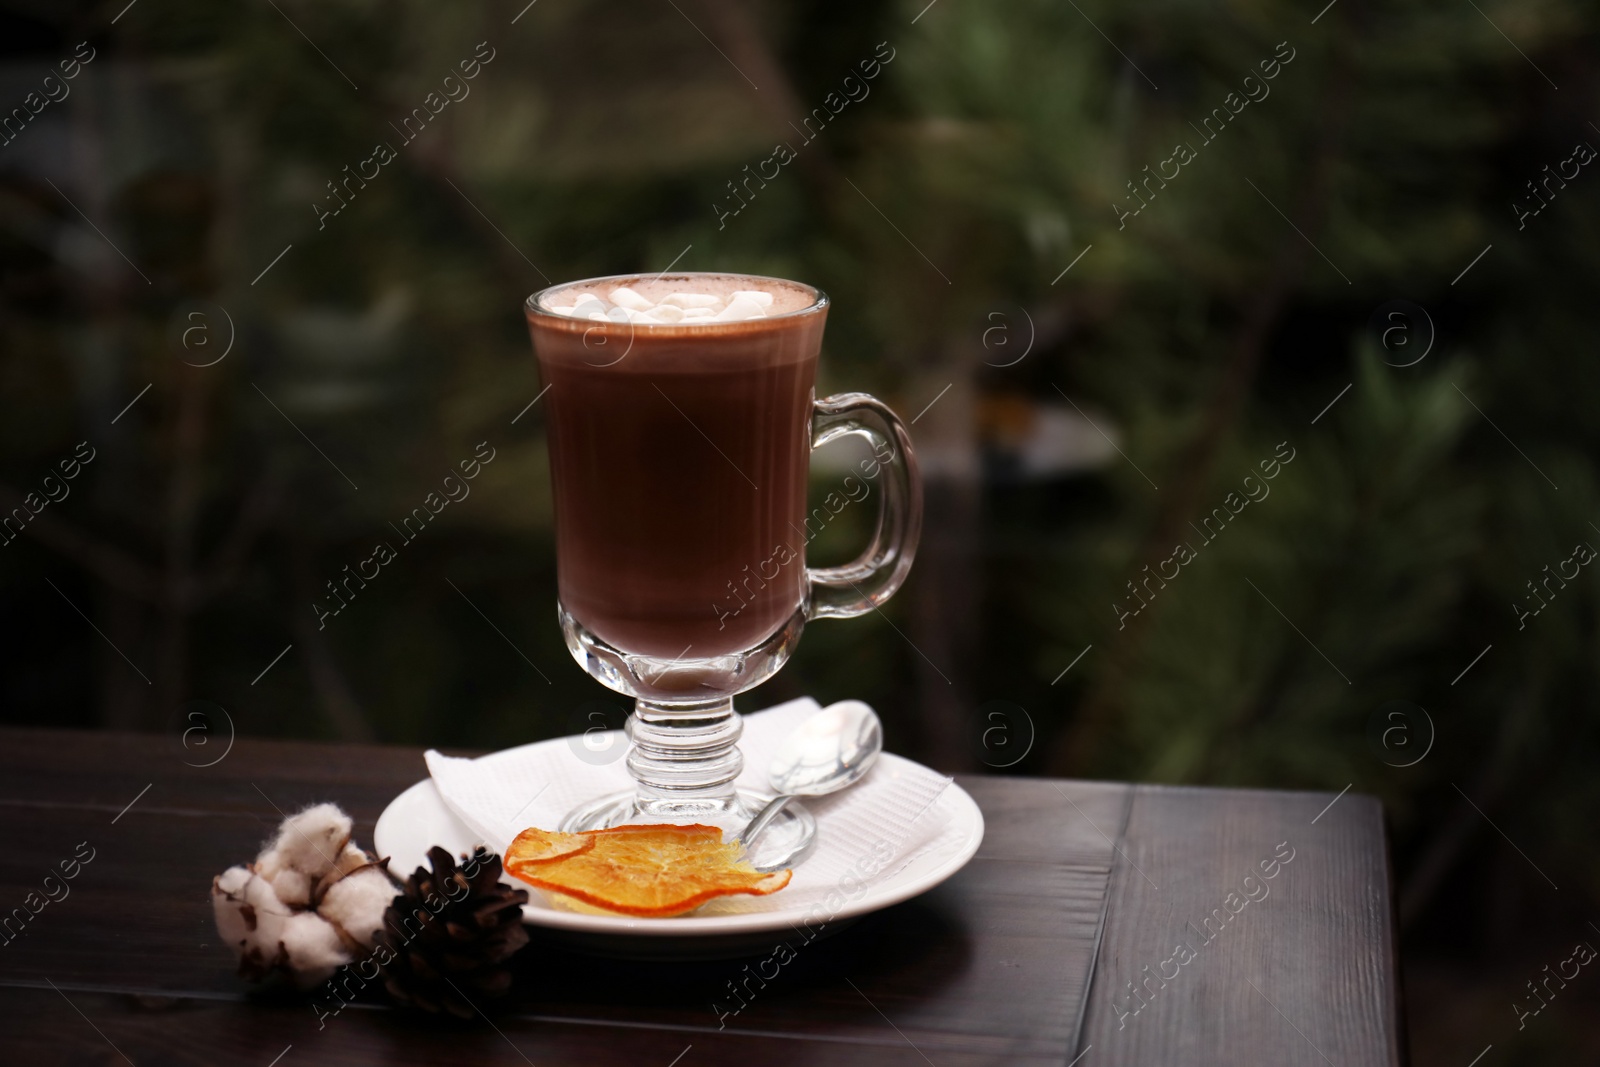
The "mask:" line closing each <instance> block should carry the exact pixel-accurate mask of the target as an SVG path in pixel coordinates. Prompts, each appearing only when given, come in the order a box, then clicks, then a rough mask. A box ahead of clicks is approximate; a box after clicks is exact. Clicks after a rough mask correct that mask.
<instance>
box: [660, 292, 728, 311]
mask: <svg viewBox="0 0 1600 1067" xmlns="http://www.w3.org/2000/svg"><path fill="white" fill-rule="evenodd" d="M661 302H662V303H663V304H675V305H677V306H678V307H681V308H714V307H716V306H717V305H718V304H720V303H722V301H721V299H719V298H718V297H715V296H712V295H711V294H710V293H668V294H667V295H666V297H665V298H664V299H663V300H662V301H661Z"/></svg>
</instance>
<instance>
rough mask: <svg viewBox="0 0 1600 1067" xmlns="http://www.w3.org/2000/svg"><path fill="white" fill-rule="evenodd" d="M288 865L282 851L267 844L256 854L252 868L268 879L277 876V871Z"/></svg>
mask: <svg viewBox="0 0 1600 1067" xmlns="http://www.w3.org/2000/svg"><path fill="white" fill-rule="evenodd" d="M280 829H281V828H280ZM288 866H289V861H288V860H286V859H284V857H283V853H281V852H279V851H278V850H277V848H276V847H274V846H272V845H268V846H267V847H266V848H264V849H262V850H261V854H260V855H258V856H256V862H255V867H254V870H255V873H256V874H259V875H260V876H261V877H263V878H265V879H267V880H268V881H270V880H272V879H273V878H275V877H276V876H277V874H278V872H279V871H281V870H284V869H286V868H287V867H288Z"/></svg>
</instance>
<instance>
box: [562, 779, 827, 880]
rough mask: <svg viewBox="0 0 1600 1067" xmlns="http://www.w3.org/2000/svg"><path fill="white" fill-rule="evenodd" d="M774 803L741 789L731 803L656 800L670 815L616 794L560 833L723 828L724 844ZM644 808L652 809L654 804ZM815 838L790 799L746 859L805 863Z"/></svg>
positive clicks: (776, 866)
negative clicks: (655, 826)
mask: <svg viewBox="0 0 1600 1067" xmlns="http://www.w3.org/2000/svg"><path fill="white" fill-rule="evenodd" d="M771 799H772V798H771V797H770V796H763V795H762V794H760V793H752V792H749V791H748V790H744V789H741V790H739V791H738V794H737V795H736V796H735V797H734V798H733V799H732V800H731V801H705V802H700V803H696V802H693V801H688V802H685V801H672V802H661V801H657V802H656V803H660V804H670V806H671V807H670V810H658V811H650V810H648V808H647V807H644V806H641V805H640V804H639V803H637V801H638V795H637V794H636V793H633V792H632V791H629V792H626V793H613V794H611V795H610V796H604V797H601V798H599V799H598V800H595V801H591V802H590V803H588V804H585V805H583V806H581V807H579V808H578V809H577V810H576V811H574V812H572V813H571V814H570V815H568V816H567V817H566V819H565V821H563V822H562V824H561V830H562V832H564V833H569V834H570V833H577V832H578V831H580V830H604V829H607V828H608V827H612V826H623V825H625V824H629V823H632V824H648V823H700V824H702V825H704V826H716V827H718V828H720V829H721V830H722V839H723V840H724V841H730V840H732V839H733V838H734V836H735V835H737V834H738V833H739V831H741V830H743V829H744V828H745V827H746V826H747V825H749V823H750V820H751V819H753V818H755V817H756V813H757V812H759V811H760V810H761V809H762V807H763V806H764V805H765V804H766V803H767V801H769V800H771ZM644 803H645V805H649V804H650V803H651V802H650V801H645V802H644ZM816 839H817V821H816V820H815V819H814V818H812V817H811V813H810V812H809V811H806V810H805V808H804V807H802V806H801V804H800V802H799V801H794V800H791V801H790V802H789V804H788V806H786V807H785V808H784V809H783V811H781V812H779V813H778V817H777V818H775V819H773V820H772V822H771V823H770V824H769V825H768V826H767V828H766V829H765V830H764V831H762V833H761V836H760V837H759V838H757V839H756V843H755V848H754V849H753V850H752V851H751V854H750V855H749V856H748V857H747V858H748V859H749V861H750V863H751V865H752V866H754V867H755V868H756V869H757V870H762V871H776V870H782V869H783V868H785V867H793V866H794V865H795V864H797V863H799V862H800V861H801V860H802V859H804V858H805V855H806V853H807V852H809V851H810V850H811V847H812V845H814V844H816Z"/></svg>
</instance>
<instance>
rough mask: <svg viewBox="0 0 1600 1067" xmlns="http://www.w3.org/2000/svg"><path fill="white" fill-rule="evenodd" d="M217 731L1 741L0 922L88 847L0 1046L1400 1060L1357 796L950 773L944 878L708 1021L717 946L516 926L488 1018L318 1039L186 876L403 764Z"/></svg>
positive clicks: (249, 849) (371, 792)
mask: <svg viewBox="0 0 1600 1067" xmlns="http://www.w3.org/2000/svg"><path fill="white" fill-rule="evenodd" d="M216 740H217V743H216V744H214V745H213V746H212V750H211V751H209V752H207V751H206V750H204V749H201V748H197V747H191V748H190V749H188V750H186V749H185V748H184V747H183V746H182V745H181V744H180V742H179V740H178V739H177V738H176V737H160V736H149V735H125V734H104V733H79V732H64V731H44V730H0V845H3V847H0V914H5V915H9V914H10V909H12V908H16V907H22V906H23V905H24V901H25V899H27V898H28V894H29V893H30V892H36V891H41V888H42V887H43V885H44V879H45V877H46V876H47V875H48V874H49V873H50V872H51V871H52V870H54V869H55V868H56V867H57V865H58V863H59V862H60V861H61V860H64V859H70V858H72V857H73V856H74V855H75V854H79V855H86V854H88V852H89V850H91V849H92V850H93V859H92V860H91V861H90V862H89V863H88V864H87V865H86V866H83V867H82V868H81V870H79V872H78V875H77V877H76V878H75V879H74V880H73V881H71V882H70V883H67V887H68V889H69V894H68V895H67V896H65V897H63V898H61V899H59V900H55V901H51V902H49V903H47V904H45V906H44V907H43V908H42V910H40V911H39V912H38V914H37V915H34V916H33V918H32V919H31V921H30V922H28V923H27V925H26V926H25V927H23V932H22V933H21V934H20V935H18V936H15V937H14V939H12V940H9V941H5V942H4V943H0V1063H5V1064H19V1065H22V1064H27V1065H30V1067H31V1065H35V1064H40V1065H44V1064H122V1063H126V1062H131V1063H134V1064H137V1065H139V1067H148V1065H156V1064H229V1065H258V1067H269V1065H272V1064H277V1065H278V1067H304V1065H308V1064H342V1065H356V1064H380V1063H383V1064H457V1063H459V1064H469V1063H470V1064H475V1065H476V1064H507V1065H520V1064H526V1063H533V1064H538V1065H540V1067H546V1065H565V1064H609V1063H618V1064H629V1065H642V1067H671V1065H674V1064H676V1065H677V1067H703V1065H707V1064H740V1065H755V1064H763V1065H764V1064H790V1063H826V1064H852V1063H863V1064H891V1065H893V1064H906V1065H926V1064H936V1065H938V1067H962V1065H968V1064H1055V1065H1058V1067H1060V1065H1064V1064H1068V1063H1081V1064H1082V1065H1083V1067H1102V1065H1111V1064H1141V1065H1142V1064H1151V1065H1154V1064H1170V1065H1179V1064H1181V1065H1185V1067H1206V1065H1212V1064H1216V1065H1223V1064H1226V1065H1229V1067H1238V1065H1244V1067H1284V1065H1301V1064H1303V1065H1307V1067H1329V1065H1337V1067H1360V1065H1369V1064H1396V1063H1399V1062H1401V1060H1402V1059H1403V1054H1402V1051H1401V1048H1402V1038H1401V1032H1400V1029H1401V1023H1400V1013H1399V1004H1398V997H1399V993H1398V990H1399V986H1398V982H1397V978H1396V967H1395V955H1394V924H1393V919H1392V916H1391V896H1390V886H1389V873H1388V861H1387V856H1386V850H1385V840H1384V828H1383V816H1382V812H1381V809H1380V808H1379V805H1378V803H1377V802H1376V801H1374V800H1372V799H1370V798H1368V797H1363V796H1358V795H1354V794H1349V793H1346V794H1344V795H1342V796H1340V797H1338V798H1337V799H1335V797H1334V796H1333V795H1332V794H1313V793H1269V792H1255V791H1244V790H1222V789H1177V788H1165V787H1156V786H1129V785H1123V784H1115V783H1100V782H1077V781H1051V780H1036V779H1017V778H1007V779H1000V778H967V779H962V780H961V785H962V786H963V787H964V788H965V789H967V790H968V792H970V793H971V794H972V795H973V797H974V798H975V799H976V800H977V802H978V804H979V805H980V806H981V807H982V808H983V812H984V817H985V819H986V820H987V822H988V833H987V836H986V838H985V840H984V843H983V848H982V850H981V851H979V853H978V855H977V857H976V858H975V859H974V860H973V861H972V863H971V864H969V865H968V866H967V867H966V868H965V869H964V870H963V871H962V872H961V873H960V874H959V875H957V876H956V877H955V878H953V879H952V880H950V881H949V882H947V883H946V884H945V885H943V886H941V887H940V888H938V889H937V890H935V891H933V892H931V893H929V894H927V895H925V896H923V897H921V898H919V899H917V900H915V901H911V902H908V903H906V904H902V905H900V906H899V907H896V908H892V909H890V910H888V911H886V912H882V913H880V914H878V915H876V916H872V917H869V918H867V919H864V920H862V921H861V922H860V923H859V924H857V925H856V926H854V927H852V928H850V929H848V930H846V931H845V932H843V933H841V934H840V935H838V936H837V937H834V938H831V939H818V940H817V941H814V942H812V943H810V944H809V945H807V946H806V947H805V948H804V949H803V950H802V951H800V952H799V953H798V955H797V958H796V959H795V960H794V961H792V962H791V963H789V964H788V965H787V966H786V967H784V968H783V970H782V972H781V973H780V975H779V976H778V977H777V978H776V979H774V980H773V981H772V982H771V984H770V985H769V987H768V988H767V989H765V990H763V991H762V992H761V995H760V996H759V997H757V998H755V999H754V1000H753V1001H752V1002H751V1003H750V1005H749V1007H748V1008H746V1009H745V1010H744V1011H743V1012H741V1013H740V1014H739V1015H738V1016H737V1017H735V1018H730V1019H729V1020H727V1022H726V1024H725V1028H720V1029H719V1026H718V1018H717V1015H716V1013H715V1012H714V1010H713V1008H712V1003H713V1002H714V1001H716V1000H718V999H719V996H718V993H719V991H720V990H722V989H724V988H725V985H726V982H727V981H728V980H729V979H731V978H735V977H737V976H739V975H740V973H741V968H742V966H743V961H721V962H702V963H695V964H691V965H682V966H669V965H664V964H649V965H645V964H631V963H620V962H615V961H607V960H600V959H588V958H584V957H581V956H575V955H568V954H566V953H563V952H561V951H558V950H555V949H553V948H550V947H548V946H544V945H541V944H540V943H539V942H538V941H537V940H536V941H535V942H534V944H533V945H532V946H531V947H530V948H529V950H527V951H526V952H525V953H524V954H523V955H522V956H521V957H520V959H521V961H522V963H521V966H520V968H519V974H518V981H517V986H516V992H515V994H514V1000H513V1004H512V1007H511V1008H510V1010H509V1011H508V1013H507V1014H504V1015H501V1016H498V1017H497V1018H496V1019H495V1020H494V1025H492V1026H490V1025H484V1024H483V1023H482V1022H481V1021H475V1022H474V1023H472V1024H462V1025H444V1024H439V1023H436V1022H431V1021H429V1020H426V1019H418V1018H415V1017H413V1016H411V1015H408V1014H404V1013H402V1012H399V1011H395V1010H393V1009H390V1008H388V1007H387V1006H385V1005H384V1004H383V1002H382V1001H381V1000H378V999H374V1000H372V1001H371V1002H370V1003H368V1004H362V1003H357V1004H355V1005H352V1006H351V1007H350V1008H347V1009H346V1010H345V1011H343V1012H342V1013H341V1014H340V1015H338V1016H337V1017H336V1018H331V1019H328V1020H326V1022H325V1024H324V1025H323V1027H322V1028H321V1029H320V1030H319V1026H318V1021H317V1018H316V1015H315V1014H314V1013H313V1011H312V1010H311V1008H310V1007H309V1006H308V1005H307V1003H306V1002H305V1001H303V1000H299V999H296V998H294V997H292V996H285V995H283V994H282V993H281V992H280V993H277V994H273V993H266V994H263V993H261V992H259V991H253V990H252V989H251V988H250V987H248V986H246V985H245V984H244V983H243V982H241V981H240V980H239V979H238V978H236V977H235V976H234V973H233V961H232V958H231V954H230V952H229V950H228V949H227V948H225V947H224V946H223V945H221V944H220V943H219V941H218V938H217V935H216V932H215V930H214V928H213V926H212V920H211V903H210V898H209V887H210V881H211V877H212V875H213V874H216V873H218V872H220V871H222V870H223V869H224V868H226V867H227V866H229V865H230V864H232V863H236V862H242V861H245V860H248V859H250V858H252V857H253V856H254V854H255V852H256V850H257V848H258V847H259V845H260V843H261V841H262V839H263V838H265V837H267V836H268V835H269V834H271V832H272V831H273V829H274V828H275V826H276V824H277V823H278V821H279V819H280V810H281V811H292V810H294V809H295V808H297V807H299V806H301V805H304V804H306V803H308V802H311V801H319V800H333V801H337V802H338V803H340V804H342V805H343V806H344V807H345V808H346V810H348V811H350V812H351V814H352V815H354V816H355V818H356V823H357V838H358V840H360V841H362V842H367V843H370V841H371V835H372V824H373V821H374V820H375V819H376V818H377V815H378V813H379V812H380V811H381V810H382V809H383V807H384V805H385V804H386V803H387V802H388V801H389V799H390V798H391V797H393V796H394V795H395V794H396V793H398V792H399V791H400V790H401V789H402V788H404V787H405V786H407V785H410V784H411V783H412V782H414V781H416V780H417V779H418V778H420V777H422V776H423V774H424V771H423V765H422V758H421V754H420V752H419V751H418V750H416V749H410V748H392V747H378V746H350V745H316V744H298V743H277V742H263V741H251V740H245V739H240V740H239V741H238V742H237V743H236V744H235V745H234V747H233V749H232V751H231V752H229V753H228V754H227V756H226V757H225V758H223V759H221V761H220V762H218V763H216V764H215V765H213V766H209V767H193V766H187V765H186V764H185V761H188V762H189V763H198V762H204V761H207V760H212V759H215V758H216V757H217V756H218V755H220V754H221V752H220V749H221V747H222V746H221V741H222V740H223V739H216ZM1330 802H1332V803H1331V805H1330ZM1290 856H1292V858H1289V859H1288V860H1287V862H1284V860H1283V857H1290ZM1263 862H1265V863H1266V869H1267V871H1270V873H1272V875H1273V877H1271V878H1270V879H1268V878H1266V877H1264V872H1263V870H1262V864H1263ZM1247 879H1248V880H1247ZM54 885H55V883H52V887H53V886H54ZM52 892H53V893H55V894H56V895H57V896H59V894H60V891H59V890H58V889H54V888H52ZM1230 894H1237V895H1235V896H1230ZM1247 894H1248V897H1254V898H1258V899H1253V900H1252V899H1248V897H1247ZM34 899H35V900H37V899H39V898H34ZM4 936H5V935H0V937H4ZM1180 943H1182V944H1183V945H1184V949H1182V950H1179V949H1178V948H1177V946H1178V945H1179V944H1180ZM1146 968H1148V970H1147V969H1146ZM1134 983H1143V984H1142V985H1141V986H1138V987H1137V988H1139V989H1140V990H1141V996H1142V999H1141V997H1136V996H1135V993H1134V990H1135V988H1136V986H1135V985H1134ZM721 999H726V998H725V997H724V998H721ZM1135 1009H1137V1010H1135ZM279 1057H281V1058H279Z"/></svg>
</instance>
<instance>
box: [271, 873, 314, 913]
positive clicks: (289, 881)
mask: <svg viewBox="0 0 1600 1067" xmlns="http://www.w3.org/2000/svg"><path fill="white" fill-rule="evenodd" d="M269 881H270V882H271V884H272V892H273V894H274V895H275V896H276V897H277V898H278V899H279V900H281V901H282V902H283V903H285V904H289V905H292V906H294V907H298V908H309V907H310V906H311V876H310V875H308V874H306V873H305V872H304V871H297V870H295V869H294V868H293V867H286V868H284V869H283V870H281V871H279V872H278V873H277V874H275V875H273V876H272V878H271V879H269Z"/></svg>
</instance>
